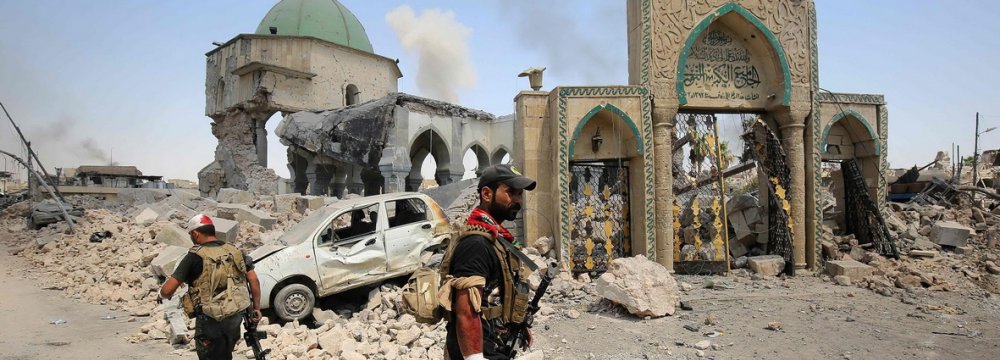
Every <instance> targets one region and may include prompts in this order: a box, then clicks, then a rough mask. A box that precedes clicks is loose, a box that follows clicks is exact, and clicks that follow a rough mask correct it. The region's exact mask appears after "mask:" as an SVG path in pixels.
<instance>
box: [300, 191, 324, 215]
mask: <svg viewBox="0 0 1000 360" xmlns="http://www.w3.org/2000/svg"><path fill="white" fill-rule="evenodd" d="M324 206H326V199H324V198H323V197H322V196H311V195H310V196H302V197H299V198H298V207H299V211H300V212H305V210H306V209H309V210H316V209H319V208H322V207H324Z"/></svg>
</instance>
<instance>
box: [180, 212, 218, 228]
mask: <svg viewBox="0 0 1000 360" xmlns="http://www.w3.org/2000/svg"><path fill="white" fill-rule="evenodd" d="M205 225H215V224H214V223H212V218H210V217H208V215H205V214H198V215H195V216H194V217H192V218H191V220H188V222H187V228H186V229H185V230H187V232H192V231H194V230H195V229H197V228H200V227H202V226H205Z"/></svg>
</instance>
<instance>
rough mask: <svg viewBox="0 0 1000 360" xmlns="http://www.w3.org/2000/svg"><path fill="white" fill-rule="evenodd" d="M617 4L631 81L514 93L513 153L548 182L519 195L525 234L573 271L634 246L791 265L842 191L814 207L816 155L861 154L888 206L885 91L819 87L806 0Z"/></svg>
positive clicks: (704, 266) (673, 265)
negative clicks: (553, 248) (548, 239)
mask: <svg viewBox="0 0 1000 360" xmlns="http://www.w3.org/2000/svg"><path fill="white" fill-rule="evenodd" d="M627 7H628V25H627V26H628V27H627V31H628V41H629V47H628V48H629V62H628V63H629V69H628V72H629V85H623V86H597V87H555V88H553V89H552V90H551V91H524V92H521V93H519V94H517V96H516V97H515V99H514V101H515V111H516V123H515V124H516V128H515V133H516V136H515V139H516V140H515V141H516V143H515V145H514V152H515V153H516V154H519V155H520V156H518V157H515V164H516V165H518V166H519V167H521V168H522V169H523V170H524V172H525V173H526V174H528V175H530V176H533V177H536V178H538V179H555V180H554V181H542V182H540V183H539V187H538V189H536V191H534V192H532V194H530V196H529V197H528V198H527V205H526V208H529V209H537V212H538V215H539V216H530V217H525V219H524V229H525V231H526V233H527V234H526V237H527V238H529V239H533V238H536V237H539V236H552V237H553V238H555V239H558V241H556V244H557V246H558V249H559V251H558V252H559V257H560V261H562V262H563V263H564V264H566V265H567V266H568V267H569V268H571V269H573V270H574V271H578V272H586V271H594V270H598V271H600V270H603V269H605V267H606V264H607V263H608V262H609V261H610V260H611V259H613V258H615V257H622V256H633V255H640V254H641V255H646V256H647V257H649V258H651V259H655V260H656V261H657V262H658V263H660V264H662V265H663V266H665V267H667V268H668V269H673V270H676V271H678V272H692V273H704V272H715V271H726V270H728V266H729V264H730V260H731V258H730V255H729V253H730V252H731V251H732V252H733V253H744V254H746V253H748V252H749V253H750V255H758V254H761V253H768V254H777V255H781V256H782V257H784V259H785V261H786V264H791V265H790V266H789V267H790V268H791V267H793V268H798V269H801V268H814V267H816V266H817V265H818V259H817V250H818V248H819V247H818V246H817V241H818V240H817V239H820V238H822V237H823V236H827V235H829V234H822V233H818V231H817V229H818V228H819V227H818V226H817V225H818V224H819V223H821V222H822V221H824V220H825V217H824V213H827V214H829V213H831V212H836V211H837V210H838V209H839V210H841V211H842V210H843V206H844V205H843V203H844V200H845V199H844V198H845V196H844V194H840V198H839V199H837V200H836V202H837V205H836V206H833V207H832V208H820V207H818V206H817V205H816V204H817V199H818V198H819V197H821V196H824V193H823V191H824V190H823V188H824V187H823V186H821V184H820V183H819V182H820V181H821V173H822V172H821V169H823V168H824V166H827V167H839V166H841V165H842V164H845V165H843V166H845V167H848V165H846V164H847V163H851V164H854V165H857V166H854V165H851V166H850V167H851V169H853V170H852V172H851V174H853V176H854V178H860V179H862V180H863V184H864V185H863V186H862V187H863V188H865V189H866V190H867V191H866V192H865V194H861V195H858V196H862V197H864V198H866V199H868V200H869V201H872V202H875V203H877V204H878V206H879V209H880V211H884V208H885V207H884V200H883V199H885V187H886V184H885V179H884V177H883V176H879V174H882V173H884V172H885V169H886V167H887V163H886V148H887V145H886V138H887V131H888V128H887V124H888V117H887V112H886V104H885V101H884V99H883V97H882V96H881V95H862V94H835V93H829V92H826V91H824V90H821V88H820V86H819V74H818V61H819V59H818V58H817V54H818V51H817V44H816V33H817V29H816V8H815V5H814V3H813V2H812V1H803V0H743V1H726V0H698V1H687V2H677V1H670V0H630V1H628V4H627ZM852 160H853V161H852ZM824 164H827V165H824ZM834 177H836V176H834ZM854 178H852V179H854ZM834 182H837V181H834ZM839 182H840V183H841V185H840V188H841V189H843V188H844V185H843V182H844V181H843V179H841V180H840V181H839ZM851 183H852V184H853V182H851ZM855 187H856V186H855ZM834 188H836V185H834ZM848 188H851V187H850V186H848ZM841 192H843V191H841ZM835 195H836V194H835ZM748 209H752V210H753V211H747V210H748ZM727 217H732V218H731V219H730V218H727ZM826 217H831V218H836V216H830V215H827V216H826ZM840 221H842V222H843V221H844V220H843V219H841V220H840ZM730 226H733V227H734V228H737V229H735V230H736V231H732V230H730ZM737 233H740V234H737ZM744 242H745V243H744ZM747 247H750V248H754V250H752V251H751V250H746V248H747ZM734 248H735V249H734ZM754 252H756V253H754Z"/></svg>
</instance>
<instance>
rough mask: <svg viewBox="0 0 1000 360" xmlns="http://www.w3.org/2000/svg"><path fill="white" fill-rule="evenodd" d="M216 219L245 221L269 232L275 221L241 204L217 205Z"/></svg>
mask: <svg viewBox="0 0 1000 360" xmlns="http://www.w3.org/2000/svg"><path fill="white" fill-rule="evenodd" d="M217 213H218V217H220V218H223V219H228V220H233V221H247V222H250V223H251V224H256V225H260V226H261V227H263V228H264V229H265V230H271V228H273V227H274V224H275V223H277V222H278V220H277V219H275V218H273V217H271V215H268V214H267V213H265V212H263V211H260V210H257V209H251V208H250V207H249V206H246V205H241V204H219V208H218V211H217Z"/></svg>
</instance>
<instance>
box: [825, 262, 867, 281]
mask: <svg viewBox="0 0 1000 360" xmlns="http://www.w3.org/2000/svg"><path fill="white" fill-rule="evenodd" d="M873 270H874V269H873V268H872V267H871V266H868V265H865V264H863V263H860V262H858V261H855V260H835V261H828V262H827V263H826V271H827V273H828V274H830V276H840V275H845V276H847V277H849V278H851V281H855V282H857V281H861V280H862V279H864V278H865V277H867V276H869V275H871V274H872V271H873Z"/></svg>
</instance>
